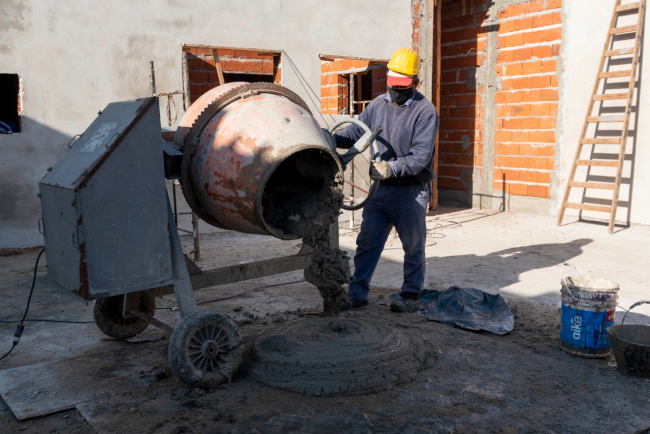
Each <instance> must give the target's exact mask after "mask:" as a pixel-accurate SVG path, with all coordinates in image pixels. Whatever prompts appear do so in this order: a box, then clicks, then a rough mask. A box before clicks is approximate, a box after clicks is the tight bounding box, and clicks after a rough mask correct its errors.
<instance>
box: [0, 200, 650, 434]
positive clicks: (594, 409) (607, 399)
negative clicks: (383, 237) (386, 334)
mask: <svg viewBox="0 0 650 434" xmlns="http://www.w3.org/2000/svg"><path fill="white" fill-rule="evenodd" d="M428 227H429V229H430V235H429V244H430V247H428V248H427V277H426V284H427V286H428V287H431V288H438V289H440V288H446V287H448V286H451V285H454V284H456V285H463V286H473V287H476V288H479V289H483V290H485V291H489V292H500V293H501V294H503V295H504V296H505V297H506V298H507V299H508V300H509V301H510V303H511V306H512V309H513V313H514V315H515V330H514V331H513V332H512V333H510V334H509V335H506V336H496V335H492V334H489V333H472V332H467V331H462V330H459V329H452V328H450V327H447V326H443V325H441V324H438V323H432V322H426V321H424V320H422V319H421V318H419V317H416V316H414V315H408V314H392V313H390V312H388V310H387V308H386V307H385V306H381V305H379V304H376V303H373V304H371V306H369V307H368V308H364V309H361V310H359V311H357V312H354V313H352V314H350V315H351V316H360V317H372V318H375V319H380V320H383V321H386V322H387V323H389V324H391V325H393V326H395V327H399V328H400V329H401V330H403V331H405V332H408V333H413V334H416V335H417V336H418V337H420V338H421V339H422V340H423V341H425V342H426V344H427V345H428V346H429V347H430V348H431V349H432V350H434V351H440V356H439V357H438V360H437V361H436V363H435V364H434V366H433V367H432V368H430V369H427V370H424V371H422V372H421V373H420V374H419V375H418V377H417V379H416V381H415V382H413V383H411V384H405V385H401V386H398V387H396V388H395V389H393V390H390V391H386V392H381V393H378V394H374V395H366V396H358V397H338V398H318V397H310V396H304V395H299V394H295V393H290V392H284V391H278V390H273V389H271V388H269V387H266V386H263V385H261V384H260V383H258V382H256V381H255V380H253V379H251V378H250V377H248V376H247V375H246V374H245V373H242V374H240V375H238V376H237V377H236V378H235V379H234V381H233V382H232V384H230V385H226V386H223V387H222V388H219V389H217V390H213V391H208V392H204V391H199V390H195V389H188V388H186V387H184V386H183V385H182V384H180V383H179V382H178V381H177V380H176V379H175V378H174V377H173V375H172V374H171V371H170V370H169V365H168V362H167V359H166V352H167V341H166V340H163V341H155V342H150V343H141V344H137V345H136V344H129V343H125V342H111V341H103V340H101V339H102V337H103V335H102V334H101V333H100V332H99V331H98V330H97V328H96V327H95V325H94V324H92V323H88V324H65V323H38V322H34V323H28V324H27V328H26V331H25V334H24V335H23V339H22V341H21V343H20V345H19V346H18V347H17V348H16V350H15V351H14V353H13V354H12V355H11V356H9V358H7V359H6V360H4V361H2V362H0V369H7V368H12V367H17V366H24V365H29V364H34V363H40V362H45V361H53V360H61V359H64V358H67V357H71V356H83V355H89V354H93V355H94V354H96V355H97V370H98V372H99V371H101V373H102V375H103V376H106V375H111V374H110V372H111V369H120V367H121V369H124V367H128V369H129V370H130V372H132V374H131V375H132V384H131V385H130V386H129V387H128V388H126V389H124V388H123V386H122V388H120V389H119V390H107V391H105V393H103V394H102V398H101V399H98V400H96V401H90V402H87V403H84V404H83V405H81V406H79V411H77V410H69V411H64V412H60V413H57V414H53V415H49V416H44V417H40V418H36V419H31V420H27V421H22V422H19V421H17V420H15V419H14V417H13V416H12V415H11V413H10V412H9V410H8V408H6V407H5V406H4V404H3V403H1V402H0V426H2V428H1V429H0V432H26V433H41V432H61V433H63V432H66V433H67V432H74V433H91V432H102V433H104V432H124V433H128V432H134V433H135V432H138V433H143V432H144V433H146V432H156V433H159V432H162V433H167V432H169V433H172V432H173V433H183V432H278V433H280V432H318V433H321V432H322V433H325V432H340V431H341V430H344V431H346V432H434V433H438V432H444V433H450V432H454V433H459V432H512V433H515V432H569V433H570V432H591V431H593V430H594V426H597V427H598V430H608V431H611V432H623V433H635V432H646V431H645V430H647V429H650V416H648V412H647V409H648V408H650V407H649V406H650V398H649V396H650V394H649V392H650V380H638V379H630V378H626V377H623V376H621V375H620V374H619V373H618V372H617V371H616V369H615V361H614V359H613V358H611V357H610V358H608V359H602V360H589V359H582V358H577V357H573V356H570V355H568V354H566V353H564V352H562V351H561V350H560V349H559V348H558V334H559V320H560V319H559V312H558V306H559V288H560V285H559V280H560V265H561V264H562V263H564V262H567V261H568V262H570V263H572V264H574V265H576V266H577V267H578V268H580V269H581V270H583V271H585V272H587V273H589V274H591V275H593V276H597V277H602V278H605V279H610V280H613V281H615V282H618V283H619V284H620V285H621V293H620V302H621V305H622V306H623V307H627V306H629V305H630V304H632V303H633V302H635V301H637V300H639V299H642V298H650V297H648V293H647V290H646V285H647V284H648V282H649V281H650V269H649V267H648V251H649V249H648V247H650V228H648V227H640V226H639V227H636V226H635V227H631V228H628V229H625V230H621V231H620V232H619V233H617V234H615V235H609V234H608V233H607V228H606V227H605V226H602V225H597V224H587V223H572V224H566V225H565V226H562V227H557V226H555V222H554V221H553V220H552V219H549V218H544V217H538V216H530V215H521V214H511V213H497V214H495V213H493V212H487V211H480V210H458V209H450V208H446V209H441V210H440V211H439V212H438V213H436V215H433V216H430V217H428ZM355 236H356V233H354V232H350V231H349V230H347V229H342V230H341V246H342V247H343V248H346V249H347V250H348V251H350V252H351V253H352V252H353V249H354V245H355V244H354V241H355ZM184 243H185V246H186V247H187V249H188V250H189V249H190V248H191V247H190V245H189V244H190V240H189V239H186V240H184ZM298 244H299V242H282V241H279V240H276V239H273V238H269V237H251V236H246V235H241V234H232V233H231V234H228V235H224V234H210V235H206V236H205V237H204V238H202V248H203V251H204V252H205V258H206V259H205V261H204V263H202V264H199V265H201V266H204V267H211V266H224V265H227V264H228V263H240V262H248V261H250V260H252V259H255V260H258V259H264V258H266V257H273V256H276V255H279V254H294V253H296V251H297V249H298V248H299V246H298ZM386 247H387V249H390V250H386V251H385V252H384V254H383V256H382V260H381V262H380V264H379V267H378V268H377V271H376V273H375V277H374V279H373V286H374V288H373V291H372V292H371V297H372V298H376V299H379V300H381V299H383V298H385V297H386V296H387V295H388V294H391V293H393V292H395V291H397V290H398V289H399V287H400V285H401V274H402V269H401V267H402V265H401V258H402V252H401V249H400V243H399V240H398V239H392V238H391V239H389V242H388V244H387V246H386ZM36 253H37V252H35V251H32V252H27V253H24V254H21V255H17V256H8V257H0V297H1V299H2V303H0V319H1V320H10V319H11V320H13V319H16V318H19V317H20V315H21V314H22V312H23V309H24V305H25V302H26V297H27V292H28V290H29V284H30V279H31V275H30V273H31V267H32V266H33V261H34V260H35V258H36ZM39 268H40V270H39V271H40V272H39V277H38V279H37V285H36V290H35V294H34V299H33V301H32V303H33V304H32V307H31V310H30V315H29V317H31V318H44V319H56V320H74V321H92V303H91V305H90V306H85V305H83V304H80V303H76V302H73V301H72V299H71V298H70V296H69V295H66V294H63V293H61V292H60V290H58V289H56V288H55V287H54V285H52V283H51V282H49V281H48V280H47V278H46V275H45V269H44V267H43V266H41V267H39ZM301 278H302V273H301V272H299V271H298V272H292V273H285V274H282V275H277V276H272V277H268V278H264V279H258V280H255V281H248V282H240V283H237V284H232V285H224V286H220V287H216V288H209V289H205V290H201V291H197V293H196V296H197V299H199V300H208V299H213V298H218V297H223V296H228V295H233V294H237V293H239V292H241V291H243V290H246V289H248V288H252V287H256V286H261V285H265V284H272V283H280V282H288V281H294V280H299V279H301ZM174 304H175V303H174V299H173V296H166V297H163V298H161V299H158V300H157V306H158V307H161V308H165V307H167V308H169V307H173V306H174ZM202 307H205V308H209V309H215V310H219V311H222V312H224V313H225V314H227V315H228V316H230V317H231V318H233V319H234V320H235V321H237V322H238V323H239V325H240V329H241V332H242V335H243V336H244V337H245V338H252V337H254V336H256V335H257V334H258V333H260V332H261V331H263V330H266V329H268V328H269V327H272V326H273V325H274V324H279V323H284V322H286V321H297V320H303V319H306V318H309V317H310V316H312V315H313V312H314V311H316V309H317V308H318V307H320V298H319V296H318V292H317V290H316V289H315V288H314V287H311V285H309V284H307V283H304V282H303V283H298V284H292V285H287V286H280V287H276V288H268V289H260V290H258V291H253V292H250V293H248V294H246V295H244V296H242V297H238V298H232V299H229V300H225V301H220V302H217V303H212V304H208V305H205V306H202ZM648 307H649V306H642V307H641V308H638V311H637V310H636V309H635V312H634V314H630V315H629V316H628V321H630V320H631V322H638V323H644V324H650V317H649V316H647V315H650V309H648ZM156 316H157V317H159V318H160V319H161V320H163V321H166V322H168V323H170V324H172V325H175V324H176V323H177V322H178V314H177V312H173V311H170V310H164V309H161V310H159V311H158V312H157V313H156ZM621 316H622V315H620V314H619V315H617V317H618V318H617V319H619V320H620V318H621ZM156 333H157V331H156V330H155V329H153V328H152V327H149V328H148V329H147V330H146V331H145V332H144V334H145V335H149V334H151V335H153V334H156ZM12 334H13V324H6V323H1V324H0V352H4V351H5V350H3V348H6V349H8V348H9V346H10V341H11V336H12ZM2 337H4V338H2ZM2 342H4V344H3V343H2ZM89 369H92V367H90V368H89ZM122 374H123V372H122ZM88 387H92V385H89V386H88ZM80 412H81V413H80ZM82 414H83V416H82Z"/></svg>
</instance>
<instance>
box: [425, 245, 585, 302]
mask: <svg viewBox="0 0 650 434" xmlns="http://www.w3.org/2000/svg"><path fill="white" fill-rule="evenodd" d="M592 241H593V240H591V239H585V238H582V239H577V240H574V241H571V242H568V243H548V244H534V245H529V246H521V247H514V248H509V249H505V250H500V251H498V252H493V253H489V254H487V255H484V256H480V255H475V254H468V255H458V256H443V257H436V256H429V257H427V276H426V279H425V283H426V286H427V287H428V288H435V289H442V288H447V287H449V286H452V285H459V286H472V287H475V288H478V289H481V290H483V291H487V292H492V293H496V292H499V291H500V290H501V289H503V288H505V287H508V286H510V285H512V284H515V283H517V282H519V281H520V280H521V279H520V275H521V274H523V273H526V272H528V271H531V270H536V269H542V268H548V267H553V266H556V265H560V264H563V263H565V262H567V261H570V260H571V259H572V258H575V257H577V256H579V255H580V254H581V253H582V247H583V246H585V245H587V244H589V243H591V242H592ZM559 280H560V275H559V273H557V274H553V275H552V276H550V277H549V279H548V282H547V283H548V285H549V287H550V286H553V287H557V288H558V290H559Z"/></svg>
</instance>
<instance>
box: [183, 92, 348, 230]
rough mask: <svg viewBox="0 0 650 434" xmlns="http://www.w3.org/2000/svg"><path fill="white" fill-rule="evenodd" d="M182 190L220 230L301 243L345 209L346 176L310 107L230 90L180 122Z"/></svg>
mask: <svg viewBox="0 0 650 434" xmlns="http://www.w3.org/2000/svg"><path fill="white" fill-rule="evenodd" d="M175 140H176V142H178V143H180V144H182V145H183V147H184V150H183V164H182V170H181V185H182V188H183V193H184V195H185V198H186V200H187V202H188V204H189V206H190V208H191V209H192V210H193V211H194V212H195V213H196V214H198V215H199V217H201V218H202V219H203V220H205V221H206V222H207V223H210V224H212V225H214V226H217V227H220V228H223V229H230V230H236V231H239V232H244V233H251V234H267V235H273V236H275V237H278V238H281V239H295V238H298V237H299V235H297V234H298V233H300V230H299V226H300V225H301V224H303V222H306V221H311V222H312V223H313V222H314V221H318V219H319V218H320V217H321V216H323V215H324V214H326V213H324V212H323V211H324V208H323V207H326V208H328V209H331V207H332V206H337V207H338V208H340V203H336V204H333V203H332V201H335V202H338V201H342V181H343V170H342V167H341V163H340V162H339V159H338V158H337V156H336V154H335V153H334V151H333V150H332V149H331V148H330V145H329V144H328V140H327V138H326V136H325V134H324V133H323V131H322V130H321V128H320V126H319V125H318V123H317V122H316V120H315V119H314V117H313V116H312V115H311V112H310V110H309V108H308V107H307V105H306V104H305V103H304V101H303V100H302V99H301V98H300V97H299V96H298V95H296V94H295V93H293V92H292V91H290V90H288V89H286V88H284V87H282V86H279V85H275V84H269V83H253V84H250V83H241V82H240V83H229V84H225V85H223V86H219V87H216V88H214V89H212V90H210V91H209V92H207V93H206V94H204V95H203V96H202V97H201V98H199V99H198V100H197V101H196V102H195V103H194V104H192V106H191V107H190V109H189V110H188V111H187V112H186V114H185V116H183V118H182V119H181V121H180V125H179V128H178V130H177V133H176V138H175Z"/></svg>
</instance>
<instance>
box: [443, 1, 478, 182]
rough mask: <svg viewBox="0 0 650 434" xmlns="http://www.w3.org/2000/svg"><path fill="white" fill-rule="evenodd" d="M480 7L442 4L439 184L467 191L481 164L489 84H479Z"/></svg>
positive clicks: (455, 3) (455, 2)
mask: <svg viewBox="0 0 650 434" xmlns="http://www.w3.org/2000/svg"><path fill="white" fill-rule="evenodd" d="M470 3H471V2H470ZM477 3H483V2H477ZM476 9H477V11H474V10H472V13H470V14H468V15H462V13H463V11H462V2H461V0H454V1H450V2H447V3H444V4H443V9H442V11H443V15H442V35H441V44H442V47H441V53H442V59H441V65H442V73H441V79H440V81H441V84H440V107H438V111H439V113H440V133H439V136H438V140H439V142H438V143H439V145H438V146H439V150H438V153H439V163H438V187H439V188H450V189H459V190H467V189H468V187H467V185H468V184H471V182H472V177H473V171H474V169H475V168H478V169H479V172H478V173H480V168H481V167H482V166H483V139H484V132H483V118H484V116H485V106H484V104H483V100H484V97H485V86H484V85H477V84H476V74H477V72H478V68H479V67H481V66H482V65H483V64H484V62H485V60H486V56H487V54H486V51H485V49H486V36H487V28H486V25H485V24H484V21H485V16H486V14H485V12H484V10H481V8H480V7H477V8H476ZM483 9H485V8H483Z"/></svg>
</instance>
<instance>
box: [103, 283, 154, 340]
mask: <svg viewBox="0 0 650 434" xmlns="http://www.w3.org/2000/svg"><path fill="white" fill-rule="evenodd" d="M123 301H124V295H116V296H113V297H105V298H100V299H99V300H97V301H96V302H95V308H94V309H93V317H94V318H95V324H97V327H98V328H99V330H101V331H102V333H104V334H105V335H106V336H110V337H112V338H114V339H129V338H132V337H134V336H136V335H138V334H140V333H142V332H143V331H144V329H146V328H147V326H148V325H149V323H148V322H147V321H145V320H143V319H140V318H128V319H125V318H123V317H122V303H123ZM138 310H139V311H140V312H142V313H144V314H146V315H149V316H153V315H154V314H155V313H156V299H155V297H154V296H153V295H152V294H151V293H150V292H149V291H141V292H140V308H139V309H138ZM118 315H119V316H118Z"/></svg>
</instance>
